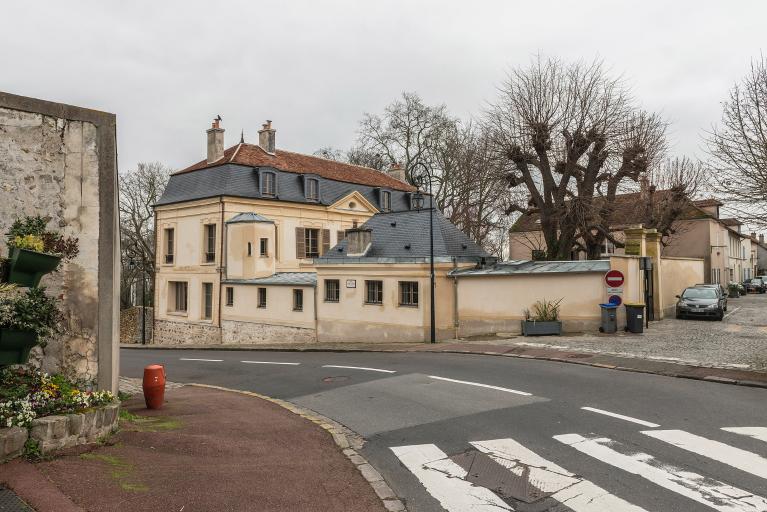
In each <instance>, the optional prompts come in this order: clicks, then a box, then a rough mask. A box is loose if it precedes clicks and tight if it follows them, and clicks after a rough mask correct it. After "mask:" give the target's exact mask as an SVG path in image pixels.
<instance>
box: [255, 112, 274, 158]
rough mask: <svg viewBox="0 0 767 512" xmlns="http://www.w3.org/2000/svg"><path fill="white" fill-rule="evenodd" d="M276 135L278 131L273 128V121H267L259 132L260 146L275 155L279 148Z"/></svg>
mask: <svg viewBox="0 0 767 512" xmlns="http://www.w3.org/2000/svg"><path fill="white" fill-rule="evenodd" d="M276 135H277V130H275V129H274V128H272V121H271V120H269V119H267V120H266V122H265V123H264V124H263V125H262V126H261V129H260V130H258V145H259V146H261V149H263V150H264V151H266V152H267V153H269V154H272V155H273V154H274V151H275V149H276V148H277V142H276V140H275V139H276Z"/></svg>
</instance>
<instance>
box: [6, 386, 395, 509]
mask: <svg viewBox="0 0 767 512" xmlns="http://www.w3.org/2000/svg"><path fill="white" fill-rule="evenodd" d="M166 398H167V403H166V405H165V407H163V408H162V409H161V410H158V411H148V410H146V409H145V408H144V404H143V400H139V399H136V398H134V399H131V400H130V401H128V402H126V404H125V405H126V407H125V409H126V410H127V411H129V412H130V413H133V414H135V415H137V416H136V417H135V418H133V420H132V421H128V422H124V423H122V424H121V425H122V426H121V431H120V432H119V433H118V434H116V435H115V436H113V437H112V438H111V439H110V440H109V442H108V443H107V444H106V445H104V446H99V447H96V448H95V449H94V448H93V447H91V448H88V449H83V448H79V449H75V450H72V451H70V452H67V454H66V455H64V456H61V457H57V458H55V459H53V460H49V461H44V462H40V463H36V464H30V463H27V462H20V461H15V462H12V463H10V464H5V465H0V482H5V483H6V484H7V485H8V486H9V487H11V488H12V489H14V491H16V492H17V493H18V494H19V495H21V497H22V498H23V499H24V500H25V501H27V502H28V503H29V504H30V505H32V506H33V507H34V508H35V510H37V511H38V512H54V511H55V512H78V511H79V512H81V511H84V510H89V511H131V512H141V511H147V512H149V511H151V512H156V511H158V510H162V511H183V512H195V511H214V510H215V511H262V510H263V511H267V510H268V511H286V512H287V511H291V512H292V511H296V510H302V511H304V510H306V511H318V512H319V511H322V512H324V511H328V510H333V511H350V512H351V511H360V512H367V511H384V510H385V509H384V506H383V505H382V502H381V500H380V499H379V498H378V496H377V495H376V493H375V492H374V490H373V488H372V487H371V485H370V484H369V483H368V482H367V481H366V480H365V478H363V476H362V474H361V473H360V471H362V469H360V470H358V469H357V468H356V467H355V465H354V464H353V463H352V462H350V461H349V459H348V458H347V456H346V455H344V454H343V453H342V452H341V450H340V449H339V448H338V446H337V445H336V442H334V439H333V438H332V437H331V435H330V434H329V433H328V432H326V431H325V430H323V429H322V428H320V427H319V426H318V425H315V424H314V423H312V422H310V421H308V420H306V419H304V418H302V417H300V416H298V415H296V414H294V413H292V412H290V411H288V410H287V409H285V408H283V407H280V406H279V405H276V404H274V403H270V402H268V401H265V400H262V399H260V398H255V397H253V396H248V395H244V394H239V393H233V392H228V391H221V390H216V389H210V388H201V387H190V386H184V387H182V388H179V389H170V390H169V391H168V393H167V395H166Z"/></svg>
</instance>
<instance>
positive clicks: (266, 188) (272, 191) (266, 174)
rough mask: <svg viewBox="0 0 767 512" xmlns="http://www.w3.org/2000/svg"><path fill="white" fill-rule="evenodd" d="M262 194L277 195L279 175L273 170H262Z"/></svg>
mask: <svg viewBox="0 0 767 512" xmlns="http://www.w3.org/2000/svg"><path fill="white" fill-rule="evenodd" d="M261 195H262V196H269V197H274V196H275V195H277V177H276V176H275V174H274V173H273V172H271V171H261Z"/></svg>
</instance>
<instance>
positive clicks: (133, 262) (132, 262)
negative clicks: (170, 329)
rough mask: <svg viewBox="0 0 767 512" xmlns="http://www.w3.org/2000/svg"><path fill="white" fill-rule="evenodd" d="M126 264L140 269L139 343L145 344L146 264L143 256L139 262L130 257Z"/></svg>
mask: <svg viewBox="0 0 767 512" xmlns="http://www.w3.org/2000/svg"><path fill="white" fill-rule="evenodd" d="M128 266H129V267H130V269H131V270H134V269H139V270H141V344H142V345H146V265H145V264H144V260H143V258H142V259H141V262H140V263H139V262H136V260H135V259H133V258H131V259H130V260H128Z"/></svg>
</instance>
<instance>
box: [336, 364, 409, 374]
mask: <svg viewBox="0 0 767 512" xmlns="http://www.w3.org/2000/svg"><path fill="white" fill-rule="evenodd" d="M322 367H323V368H344V369H346V370H366V371H368V372H381V373H397V372H396V371H395V370H382V369H381V368H365V367H364V366H340V365H336V364H324V365H322Z"/></svg>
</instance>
